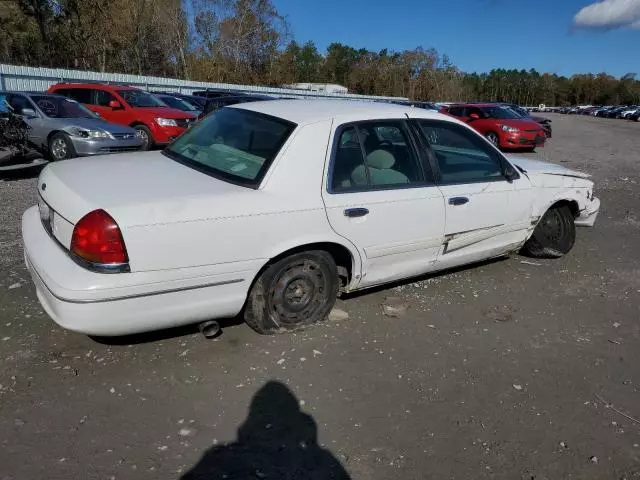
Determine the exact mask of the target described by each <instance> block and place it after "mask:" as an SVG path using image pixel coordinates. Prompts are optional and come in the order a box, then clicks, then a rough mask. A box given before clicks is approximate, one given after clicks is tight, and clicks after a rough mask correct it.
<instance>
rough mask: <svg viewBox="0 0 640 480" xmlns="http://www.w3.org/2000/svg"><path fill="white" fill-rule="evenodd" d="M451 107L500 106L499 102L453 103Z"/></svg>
mask: <svg viewBox="0 0 640 480" xmlns="http://www.w3.org/2000/svg"><path fill="white" fill-rule="evenodd" d="M448 106H449V107H499V106H501V104H499V103H453V104H451V105H448Z"/></svg>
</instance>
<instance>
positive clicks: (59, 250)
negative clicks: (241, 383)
mask: <svg viewBox="0 0 640 480" xmlns="http://www.w3.org/2000/svg"><path fill="white" fill-rule="evenodd" d="M587 177H588V175H585V174H583V173H579V172H575V171H572V170H568V169H566V168H563V167H561V166H558V165H555V164H549V163H541V162H537V161H534V160H530V159H527V158H517V157H514V158H508V157H505V156H504V155H503V154H502V153H501V152H500V151H499V150H497V149H496V148H494V147H493V146H492V145H491V144H490V143H489V142H487V141H486V140H485V139H484V138H483V137H482V136H481V135H479V134H478V133H477V132H475V131H474V130H473V129H471V128H470V127H468V126H467V125H465V124H464V123H461V122H460V121H458V120H456V119H454V118H452V117H449V116H445V115H442V114H439V113H437V112H432V111H428V110H425V109H417V108H410V107H402V106H396V105H388V104H376V103H360V102H353V101H337V100H336V101H320V100H311V101H309V100H307V101H303V100H295V101H294V100H273V101H268V102H255V103H246V104H241V105H236V106H233V107H227V108H223V109H220V110H219V111H217V112H216V113H215V114H213V115H211V116H210V117H208V118H207V119H205V120H204V121H202V122H200V123H198V124H197V125H195V126H194V127H193V128H192V129H191V130H189V131H187V132H185V133H184V134H183V135H182V136H181V137H179V138H178V139H177V140H176V141H175V142H174V143H173V144H171V145H170V146H169V147H168V148H166V149H165V150H164V151H163V152H144V153H133V154H122V155H115V156H109V157H108V158H95V159H91V160H86V159H85V160H81V161H77V160H67V161H64V162H61V163H56V164H52V165H49V166H47V167H46V168H45V169H44V170H43V172H42V173H41V175H40V178H39V180H38V195H39V205H38V206H34V207H32V208H30V209H28V210H27V211H26V212H25V213H24V216H23V221H22V233H23V238H24V247H25V259H26V264H27V266H28V269H29V270H30V272H31V274H32V278H33V281H34V283H35V285H36V291H37V295H38V298H39V300H40V302H41V303H42V305H43V307H44V308H45V310H46V311H47V313H48V314H49V315H50V316H51V318H53V320H54V321H56V322H57V323H58V324H60V325H61V326H63V327H65V328H68V329H71V330H75V331H78V332H84V333H87V334H94V335H104V336H109V335H124V334H130V333H135V332H142V331H148V330H154V329H162V328H166V327H172V326H177V325H182V324H189V323H195V322H202V321H205V320H210V319H217V318H222V317H230V316H235V315H238V314H239V313H241V314H242V315H243V316H244V319H245V320H246V322H247V323H248V324H249V325H250V326H251V327H253V328H254V329H255V330H257V331H258V332H260V333H272V332H275V331H280V330H289V329H295V328H298V327H300V326H304V325H308V324H311V323H314V322H316V321H320V320H323V319H324V318H326V317H327V315H328V314H329V312H330V310H331V309H332V307H333V305H334V303H335V300H336V296H337V295H338V294H339V292H341V291H342V292H352V291H355V290H362V289H366V288H370V287H374V286H377V285H382V284H386V283H388V282H393V281H397V280H401V279H406V278H410V277H413V276H416V275H420V274H424V273H426V272H432V271H435V270H442V269H447V268H451V267H455V266H458V265H463V264H468V263H472V262H477V261H479V260H483V259H487V258H491V257H498V256H502V255H505V254H508V253H510V252H515V251H519V250H520V249H524V251H525V252H526V253H527V254H529V255H533V256H544V257H559V256H562V255H563V254H565V253H567V252H569V250H571V248H572V247H573V244H574V240H575V227H576V225H578V226H580V225H582V226H592V225H593V224H594V222H595V219H596V215H597V214H598V209H599V205H600V201H599V200H598V199H597V198H596V197H595V196H594V194H593V183H592V182H591V181H590V180H588V179H587Z"/></svg>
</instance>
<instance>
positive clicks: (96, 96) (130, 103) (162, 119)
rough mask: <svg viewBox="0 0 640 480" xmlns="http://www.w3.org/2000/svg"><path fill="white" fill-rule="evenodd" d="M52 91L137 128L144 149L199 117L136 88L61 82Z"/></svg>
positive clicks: (174, 134) (170, 138)
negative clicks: (172, 106) (142, 140)
mask: <svg viewBox="0 0 640 480" xmlns="http://www.w3.org/2000/svg"><path fill="white" fill-rule="evenodd" d="M49 92H50V93H57V94H60V95H64V96H66V97H69V98H72V99H74V100H76V101H77V102H80V103H82V104H84V105H85V106H86V107H87V108H89V109H91V110H92V111H94V112H96V113H98V114H99V115H100V116H101V117H102V118H104V119H105V120H107V121H108V122H114V123H119V124H121V125H128V126H131V127H133V128H135V129H136V130H138V131H139V135H141V136H142V137H143V138H144V140H145V142H144V145H143V147H142V148H143V150H148V149H150V148H152V147H153V146H156V145H166V144H168V143H171V142H172V141H173V140H174V139H175V138H177V137H178V136H180V134H182V132H184V131H185V130H186V129H187V128H189V126H190V125H191V123H192V122H194V121H195V120H196V116H195V115H192V114H190V113H187V112H184V111H182V110H177V109H175V108H170V107H168V106H167V105H166V104H165V103H163V102H162V100H160V99H158V98H157V97H155V96H153V95H151V94H150V93H148V92H145V91H143V90H139V89H137V88H133V87H126V86H121V85H102V84H97V83H86V84H85V83H58V84H56V85H52V86H51V87H50V88H49Z"/></svg>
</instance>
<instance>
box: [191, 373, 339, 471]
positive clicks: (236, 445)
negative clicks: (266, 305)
mask: <svg viewBox="0 0 640 480" xmlns="http://www.w3.org/2000/svg"><path fill="white" fill-rule="evenodd" d="M317 437H318V428H317V425H316V422H315V421H314V420H313V418H312V417H311V416H309V415H307V414H306V413H304V412H302V411H301V410H300V408H299V404H298V400H297V399H296V397H295V396H294V395H293V393H292V392H291V391H290V390H289V389H288V388H287V387H286V386H285V385H283V384H282V383H279V382H275V381H270V382H268V383H267V384H265V385H264V386H263V387H262V388H261V389H260V390H258V392H257V393H256V394H255V396H254V397H253V400H252V402H251V407H250V410H249V415H248V417H247V419H246V420H245V422H244V423H243V424H242V425H241V426H240V427H239V428H238V438H237V440H236V441H235V442H233V443H229V444H226V445H220V446H214V447H212V448H210V449H209V450H207V452H205V454H204V455H203V456H202V458H201V459H200V461H199V462H198V463H197V464H196V465H195V466H194V467H193V468H191V469H190V470H189V471H188V472H187V473H185V474H184V475H183V476H182V477H181V480H209V479H211V480H217V479H227V480H240V479H242V480H244V479H251V480H255V479H277V480H290V479H311V480H314V479H317V480H320V479H323V480H334V479H335V480H349V479H350V478H351V477H350V476H349V474H348V473H347V472H346V470H345V469H344V467H343V466H342V465H341V464H340V462H339V461H338V459H337V458H335V457H334V456H333V455H332V454H331V452H329V451H328V450H325V449H324V448H322V447H320V446H319V445H318V440H317Z"/></svg>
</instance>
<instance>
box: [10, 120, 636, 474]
mask: <svg viewBox="0 0 640 480" xmlns="http://www.w3.org/2000/svg"><path fill="white" fill-rule="evenodd" d="M548 116H549V117H551V118H552V119H553V125H554V138H553V139H552V140H551V141H550V142H549V143H548V144H547V146H546V147H545V148H544V149H541V150H540V151H539V153H536V154H532V155H533V156H538V157H543V158H545V159H548V160H551V161H554V162H559V163H562V164H563V165H566V166H567V167H570V168H575V169H581V170H585V171H587V172H590V173H592V174H593V176H594V179H595V182H596V190H595V191H596V194H597V195H598V196H599V197H600V198H601V200H602V209H601V213H600V217H599V218H598V222H597V224H596V227H595V228H593V229H580V230H578V240H577V243H576V246H575V248H574V250H573V251H572V252H571V253H570V254H569V255H568V256H567V257H565V258H563V259H560V260H540V261H538V260H536V261H530V259H525V258H523V257H519V256H513V257H511V258H509V259H507V260H502V261H495V262H490V263H486V264H483V265H481V266H477V267H475V268H470V269H462V270H458V271H456V272H450V273H447V274H443V275H439V276H432V277H428V278H425V279H422V280H420V281H418V282H415V283H410V284H405V285H400V286H394V287H390V288H387V289H380V290H377V291H374V292H371V293H367V294H365V295H358V296H354V297H352V298H348V299H346V300H344V301H341V302H340V304H339V307H340V308H341V309H343V310H345V311H346V312H348V314H349V318H348V319H347V320H344V319H343V320H334V321H331V322H327V323H326V324H324V325H321V326H317V327H314V328H310V329H308V330H306V331H304V332H302V333H298V334H292V335H279V336H275V337H262V336H259V335H256V334H255V333H253V332H252V331H251V330H250V329H249V328H248V327H246V326H244V325H242V324H233V322H231V323H230V324H229V325H227V326H226V328H225V329H224V333H223V335H222V336H221V337H219V338H218V339H216V340H205V339H204V338H203V337H202V336H200V335H199V334H198V333H197V332H196V331H195V330H194V329H193V328H187V329H180V330H174V331H169V332H160V333H155V334H151V335H142V336H136V337H130V338H125V339H117V340H113V339H112V340H110V341H104V340H95V339H91V338H89V337H86V336H83V335H79V334H75V333H70V332H65V331H63V330H62V329H60V328H58V327H57V326H56V325H55V324H53V322H52V321H51V320H49V318H48V317H47V316H46V315H45V314H44V313H43V312H42V310H41V308H40V306H39V304H38V302H37V300H36V297H35V293H34V289H33V287H32V285H31V283H30V281H29V279H28V276H27V272H26V270H25V268H24V266H23V262H22V258H21V255H22V248H21V240H20V233H19V232H20V216H21V214H22V212H23V211H24V210H25V209H26V208H27V207H28V206H29V205H31V204H33V203H34V192H35V190H34V186H35V184H36V181H35V178H29V176H28V175H27V176H26V178H17V177H15V176H13V177H11V178H8V179H4V180H0V201H1V202H2V208H1V209H0V266H1V273H0V384H1V385H0V445H1V447H0V479H2V480H9V479H12V480H14V479H15V480H17V479H21V480H22V479H39V478H46V479H48V480H57V479H71V478H88V479H158V478H162V479H168V478H175V479H177V478H181V477H183V478H184V479H185V480H186V479H191V478H193V479H195V478H211V479H214V478H216V479H217V478H255V479H262V478H276V479H279V478H294V477H293V476H288V475H290V474H291V472H294V471H295V472H303V473H302V474H301V475H300V476H297V477H295V478H318V479H320V478H323V479H324V478H353V479H389V478H402V479H407V480H408V479H428V478H434V479H436V478H437V479H441V478H460V479H469V478H474V479H483V478H487V479H489V478H500V479H502V478H504V479H527V480H531V479H536V480H542V479H569V478H576V479H578V478H579V479H604V478H607V479H609V478H610V479H614V480H621V479H640V362H639V360H640V349H639V348H638V347H639V345H640V342H639V340H640V307H639V306H640V254H639V253H638V245H640V197H639V195H638V193H639V188H638V181H640V180H639V179H640V176H639V173H640V149H639V148H638V147H639V145H640V123H630V122H624V121H616V120H606V119H596V118H585V117H575V116H560V115H553V114H549V115H548ZM389 296H395V297H400V298H401V299H403V300H404V302H406V304H407V305H408V307H409V308H408V311H407V312H406V314H405V315H403V316H401V317H399V318H389V317H385V316H383V315H382V314H381V307H380V305H381V303H383V302H384V300H385V298H386V297H389ZM223 471H225V472H227V474H228V475H229V476H228V477H223V475H222V473H221V472H223ZM187 472H190V473H188V474H187ZM285 472H286V473H285ZM312 472H313V473H312Z"/></svg>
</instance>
